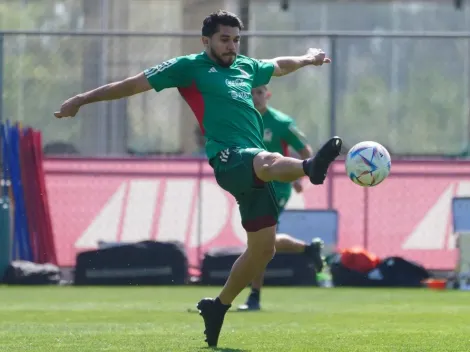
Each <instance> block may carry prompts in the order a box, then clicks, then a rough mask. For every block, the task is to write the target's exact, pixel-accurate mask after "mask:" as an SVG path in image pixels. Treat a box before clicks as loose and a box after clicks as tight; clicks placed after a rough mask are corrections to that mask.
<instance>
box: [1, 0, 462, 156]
mask: <svg viewBox="0 0 470 352" xmlns="http://www.w3.org/2000/svg"><path fill="white" fill-rule="evenodd" d="M240 3H241V2H240V1H239V0H233V1H218V0H210V1H204V2H201V1H197V0H192V1H189V0H179V1H178V0H174V1H172V0H147V1H138V2H133V3H132V6H130V2H128V1H120V0H119V1H118V0H83V1H81V2H76V1H68V0H62V1H58V0H42V1H35V2H31V1H27V0H23V1H15V2H13V1H6V0H5V1H3V2H0V28H3V29H4V30H5V31H4V32H3V36H2V39H3V40H2V42H1V44H2V46H1V47H0V49H1V54H2V58H3V62H2V70H1V74H2V75H1V78H2V79H1V86H2V90H3V95H2V96H3V99H2V117H3V118H5V119H10V120H12V121H21V122H22V123H24V124H28V125H32V126H34V127H35V128H40V129H41V130H42V131H43V134H44V142H45V147H46V151H47V152H50V153H52V154H54V153H64V152H65V153H79V154H81V155H91V156H92V155H124V154H144V155H149V154H168V153H171V154H187V155H189V154H191V153H192V152H194V150H195V149H196V140H195V137H194V133H193V129H194V125H195V119H194V118H193V117H192V114H191V113H190V111H189V109H188V108H187V106H186V105H185V103H183V102H182V99H180V98H179V97H178V94H177V92H176V91H175V90H168V91H164V92H162V93H159V94H155V93H153V92H149V93H146V94H143V95H141V96H137V97H132V98H130V99H126V100H121V101H115V102H112V103H100V104H95V105H92V106H87V107H85V108H83V110H82V111H81V113H80V115H79V118H77V119H73V120H66V121H65V120H64V121H57V120H55V119H54V118H53V117H52V113H53V111H54V110H55V109H57V108H58V107H59V106H60V104H61V102H62V101H63V100H64V99H66V98H68V97H70V96H72V95H74V94H77V93H79V92H82V91H84V90H89V89H92V88H95V87H97V86H99V85H102V84H105V83H108V82H110V81H114V80H119V79H122V78H125V77H127V76H129V75H131V74H135V73H138V72H140V71H141V70H143V69H145V68H147V67H149V66H153V65H155V64H157V63H159V62H161V61H163V60H165V59H168V58H171V57H174V56H177V55H181V54H186V53H191V52H195V51H198V50H201V49H202V47H201V46H200V42H199V38H198V36H197V33H198V31H199V30H200V26H201V22H202V19H203V17H204V15H206V14H208V13H209V12H210V11H212V10H214V9H217V8H219V7H223V8H227V7H228V9H229V10H232V11H235V12H243V13H244V14H245V17H246V18H244V20H245V22H246V24H247V27H248V33H247V38H246V39H245V41H246V42H247V43H248V45H247V46H248V52H249V54H250V55H251V56H253V57H257V58H271V57H276V56H283V55H300V54H302V53H303V52H305V50H306V48H308V47H322V48H324V49H325V51H327V52H328V53H330V54H331V55H333V56H334V61H333V62H334V63H333V65H331V66H329V67H322V68H312V69H304V70H302V72H297V73H294V74H292V75H290V76H287V77H283V78H280V79H274V80H273V81H272V83H271V89H272V91H273V99H272V100H271V103H272V105H273V106H275V107H276V108H278V109H280V110H283V111H284V112H286V113H288V114H290V115H292V116H293V117H294V118H295V119H296V120H297V122H298V124H299V126H300V127H301V128H302V129H303V130H304V132H305V134H306V135H307V136H308V137H309V139H310V142H311V143H312V145H314V146H316V145H318V144H320V143H321V141H322V140H324V139H325V138H327V137H328V136H329V135H331V134H332V133H336V134H339V135H342V136H343V137H344V138H345V139H346V140H347V141H348V142H349V143H354V142H357V141H360V140H366V139H372V140H377V141H380V142H381V143H383V144H384V145H386V146H387V147H388V148H389V149H390V150H391V151H392V152H393V154H415V155H416V154H424V155H429V154H446V155H460V154H465V152H466V151H468V148H469V143H468V142H469V135H470V127H469V126H470V124H469V113H468V110H469V104H468V96H469V80H470V39H469V38H470V37H469V36H467V35H466V32H465V33H464V32H461V31H468V30H469V29H470V10H469V9H468V8H467V9H465V10H464V11H456V10H455V9H454V8H453V7H452V6H451V4H450V3H449V4H447V3H443V4H426V5H423V4H421V3H413V4H410V3H407V4H403V3H398V4H396V3H390V4H389V3H388V4H381V5H370V4H361V3H356V2H355V3H354V4H348V3H337V4H325V3H317V2H308V1H301V0H298V1H290V5H289V8H288V9H287V11H284V10H282V8H281V7H280V3H279V1H277V0H276V1H274V0H272V1H271V0H269V1H255V0H253V1H244V2H242V3H243V4H244V6H245V9H244V10H245V11H241V9H240ZM247 7H249V11H246V10H247ZM7 30H19V31H20V32H12V31H10V32H8V31H7ZM26 30H27V31H28V32H27V33H26V32H24V31H26ZM273 30H275V31H277V33H278V34H279V35H272V34H271V35H269V36H266V35H263V34H266V33H269V32H270V31H273ZM403 30H406V31H407V33H409V34H410V35H409V36H401V37H399V38H397V37H390V36H387V34H386V33H389V31H403ZM21 31H23V32H21ZM45 31H49V32H50V33H49V34H44V33H45ZM84 31H95V32H96V33H95V35H84V34H83V32H84ZM116 31H120V32H121V33H120V35H117V34H116V33H115V32H116ZM143 31H152V32H151V33H150V32H145V33H144V32H143ZM314 31H320V32H314ZM354 31H361V35H358V36H354V35H352V34H353V32H354ZM364 31H367V33H365V32H364ZM377 31H381V32H380V33H382V31H383V33H385V34H384V35H382V36H381V35H379V34H378V33H377ZM422 31H439V33H438V34H439V35H438V36H436V33H437V32H434V33H431V34H428V35H422V36H421V37H417V35H418V34H419V35H421V34H422V33H421V32H422ZM35 32H36V34H35ZM109 32H114V34H109ZM139 32H140V33H141V34H142V35H139ZM175 32H177V33H179V34H180V35H177V34H175ZM60 33H62V34H60ZM80 33H82V34H81V35H80ZM171 33H172V34H171ZM188 33H190V34H188ZM319 33H320V34H319ZM413 36H414V37H413ZM426 36H428V37H426ZM439 36H440V37H439Z"/></svg>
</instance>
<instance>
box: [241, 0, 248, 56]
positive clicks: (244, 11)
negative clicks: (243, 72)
mask: <svg viewBox="0 0 470 352" xmlns="http://www.w3.org/2000/svg"><path fill="white" fill-rule="evenodd" d="M239 4H240V5H239V6H240V19H241V20H242V22H243V26H244V30H245V31H248V30H249V29H250V0H240V3H239ZM249 42H250V40H249V39H248V38H245V39H242V41H241V42H240V54H242V55H246V56H248V55H249Z"/></svg>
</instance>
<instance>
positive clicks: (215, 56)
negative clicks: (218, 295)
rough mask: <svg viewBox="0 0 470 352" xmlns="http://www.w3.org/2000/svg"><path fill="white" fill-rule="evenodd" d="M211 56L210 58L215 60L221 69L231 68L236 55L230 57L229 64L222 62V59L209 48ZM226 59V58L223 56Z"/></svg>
mask: <svg viewBox="0 0 470 352" xmlns="http://www.w3.org/2000/svg"><path fill="white" fill-rule="evenodd" d="M211 54H212V56H213V57H214V58H215V60H216V61H217V63H218V64H219V65H220V66H222V67H230V66H232V64H233V62H234V61H235V58H236V55H233V56H230V58H231V59H232V60H231V61H230V62H226V61H223V60H222V58H221V57H220V56H219V55H217V53H216V52H215V50H214V49H212V48H211ZM225 57H227V56H225Z"/></svg>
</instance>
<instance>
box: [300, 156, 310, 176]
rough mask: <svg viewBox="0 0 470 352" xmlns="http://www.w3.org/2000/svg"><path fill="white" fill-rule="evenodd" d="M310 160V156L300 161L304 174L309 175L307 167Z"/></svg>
mask: <svg viewBox="0 0 470 352" xmlns="http://www.w3.org/2000/svg"><path fill="white" fill-rule="evenodd" d="M311 160H312V158H308V159H305V160H304V161H303V162H302V168H303V169H304V173H305V175H307V176H309V169H310V161H311Z"/></svg>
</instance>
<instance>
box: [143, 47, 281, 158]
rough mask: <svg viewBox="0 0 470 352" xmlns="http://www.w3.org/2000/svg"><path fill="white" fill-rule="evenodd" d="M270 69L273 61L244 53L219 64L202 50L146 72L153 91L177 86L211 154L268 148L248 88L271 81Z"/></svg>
mask: <svg viewBox="0 0 470 352" xmlns="http://www.w3.org/2000/svg"><path fill="white" fill-rule="evenodd" d="M273 72H274V64H273V63H270V62H263V61H259V60H256V59H252V58H249V57H246V56H243V55H238V56H237V58H236V60H235V61H234V62H233V64H232V65H231V66H230V67H222V66H220V65H218V64H217V63H216V62H214V61H212V60H211V59H210V58H209V57H208V56H207V54H206V53H205V52H202V53H200V54H193V55H187V56H180V57H176V58H173V59H171V60H168V61H166V62H164V63H162V64H160V65H157V66H155V67H152V68H149V69H147V70H145V71H144V74H145V75H146V77H147V79H148V81H149V83H150V85H151V86H152V87H153V89H155V90H156V91H157V92H159V91H161V90H163V89H165V88H173V87H175V88H178V90H179V92H180V94H181V95H182V97H183V98H184V99H185V101H186V102H187V103H188V105H189V106H190V108H191V110H192V111H193V113H194V114H195V115H196V118H197V120H198V122H199V125H200V127H201V131H202V133H203V134H204V136H205V138H206V155H207V157H208V158H209V159H211V158H213V157H215V156H216V155H217V153H219V152H220V151H222V150H224V149H227V148H231V147H240V148H261V149H266V147H265V146H264V144H263V119H262V117H261V115H260V113H259V112H258V111H257V110H256V109H255V107H254V105H253V100H252V97H251V89H252V88H256V87H258V86H261V85H265V84H267V83H269V81H270V79H271V77H272V75H273Z"/></svg>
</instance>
